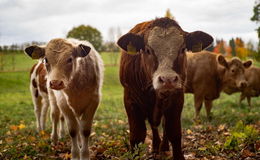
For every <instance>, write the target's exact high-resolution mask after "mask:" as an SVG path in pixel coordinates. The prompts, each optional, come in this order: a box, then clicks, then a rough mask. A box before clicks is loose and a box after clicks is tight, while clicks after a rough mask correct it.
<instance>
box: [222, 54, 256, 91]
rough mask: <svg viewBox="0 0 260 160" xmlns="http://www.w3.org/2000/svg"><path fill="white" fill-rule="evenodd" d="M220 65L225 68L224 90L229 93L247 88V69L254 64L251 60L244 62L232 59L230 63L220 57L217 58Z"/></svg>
mask: <svg viewBox="0 0 260 160" xmlns="http://www.w3.org/2000/svg"><path fill="white" fill-rule="evenodd" d="M217 61H218V63H219V64H220V65H221V66H223V67H224V68H225V73H224V77H223V82H224V86H223V89H224V90H226V91H227V92H231V90H234V91H235V90H241V89H243V88H245V87H247V81H246V78H245V69H246V68H249V67H250V66H251V64H252V61H251V60H248V61H245V62H242V61H241V60H240V59H238V58H236V57H235V58H232V59H231V60H229V61H226V59H225V58H224V57H223V56H222V55H219V56H218V57H217Z"/></svg>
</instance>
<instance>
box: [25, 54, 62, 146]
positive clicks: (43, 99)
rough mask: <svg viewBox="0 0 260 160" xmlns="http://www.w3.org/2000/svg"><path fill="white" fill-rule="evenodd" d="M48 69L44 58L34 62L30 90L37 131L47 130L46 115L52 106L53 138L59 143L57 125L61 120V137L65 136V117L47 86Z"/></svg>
mask: <svg viewBox="0 0 260 160" xmlns="http://www.w3.org/2000/svg"><path fill="white" fill-rule="evenodd" d="M46 83H47V71H46V69H45V67H44V64H43V62H42V59H41V60H39V61H38V63H36V64H34V65H33V67H32V68H31V71H30V91H31V96H32V101H33V105H34V113H35V117H36V125H37V131H38V132H41V131H44V130H45V126H46V125H45V124H46V116H47V111H48V108H49V106H51V107H50V108H51V120H52V133H51V138H52V140H53V142H54V143H57V140H58V132H57V127H58V123H59V122H60V132H59V134H60V137H63V136H64V132H65V131H64V117H63V116H62V115H61V114H60V110H59V108H58V107H57V102H56V99H55V97H54V96H53V93H52V91H51V90H50V89H49V88H48V87H47V84H46Z"/></svg>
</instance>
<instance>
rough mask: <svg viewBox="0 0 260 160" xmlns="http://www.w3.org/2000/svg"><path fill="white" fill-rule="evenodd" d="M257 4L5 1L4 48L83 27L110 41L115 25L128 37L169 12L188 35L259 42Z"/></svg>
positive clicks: (245, 0)
mask: <svg viewBox="0 0 260 160" xmlns="http://www.w3.org/2000/svg"><path fill="white" fill-rule="evenodd" d="M253 5H254V0H193V1H191V0H174V1H173V0H144V1H140V0H131V1H122V0H98V1H97V0H87V1H85V0H66V1H65V0H64V1H63V0H62V1H61V0H55V1H53V0H1V1H0V15H1V16H0V45H3V44H11V43H22V42H28V41H33V40H36V41H49V40H50V39H52V38H55V37H65V36H66V33H67V32H68V31H69V30H70V29H71V28H72V27H74V26H77V25H80V24H87V25H91V26H94V27H96V28H97V29H99V30H100V31H101V32H102V35H103V37H104V39H105V40H107V39H108V30H109V28H110V27H120V28H121V30H122V33H126V32H128V30H129V29H131V28H132V27H133V26H134V25H135V24H137V23H140V22H142V21H146V20H151V19H153V18H155V17H161V16H164V14H165V11H166V9H167V8H169V9H170V10H171V12H172V14H173V15H174V17H175V18H176V20H177V21H178V22H179V24H180V25H181V26H182V28H183V29H184V30H186V31H194V30H203V31H206V32H208V33H210V34H212V35H213V36H214V37H217V38H224V39H226V40H228V39H230V38H231V37H242V38H243V39H245V40H250V39H251V40H253V41H255V42H256V41H257V34H256V31H255V28H257V25H256V24H255V23H253V22H251V21H250V17H251V16H252V14H253V11H252V10H253Z"/></svg>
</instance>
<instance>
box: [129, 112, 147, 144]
mask: <svg viewBox="0 0 260 160" xmlns="http://www.w3.org/2000/svg"><path fill="white" fill-rule="evenodd" d="M128 123H129V128H130V144H131V148H132V149H134V147H135V146H136V145H138V144H139V143H143V142H144V140H145V137H146V126H145V119H144V116H143V115H142V114H140V111H132V113H130V114H128Z"/></svg>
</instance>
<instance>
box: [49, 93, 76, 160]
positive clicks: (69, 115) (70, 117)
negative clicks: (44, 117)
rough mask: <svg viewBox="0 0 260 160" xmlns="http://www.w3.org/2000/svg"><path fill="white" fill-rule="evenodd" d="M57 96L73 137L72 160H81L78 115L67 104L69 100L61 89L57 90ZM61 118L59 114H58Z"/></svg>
mask: <svg viewBox="0 0 260 160" xmlns="http://www.w3.org/2000/svg"><path fill="white" fill-rule="evenodd" d="M54 93H55V97H56V100H57V103H58V107H59V109H60V110H61V112H62V114H63V116H64V118H65V121H66V124H67V127H68V131H69V135H70V138H71V142H72V143H71V154H72V160H79V159H80V154H79V153H80V152H79V151H80V149H79V145H78V136H80V135H79V124H78V121H77V119H76V116H75V115H74V113H73V111H72V110H71V108H70V107H69V106H68V104H67V100H66V99H65V96H64V95H63V93H62V92H60V91H58V92H57V91H55V92H54ZM58 119H59V116H58Z"/></svg>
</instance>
